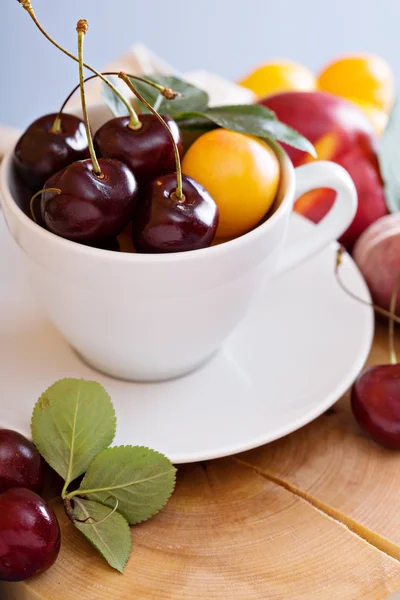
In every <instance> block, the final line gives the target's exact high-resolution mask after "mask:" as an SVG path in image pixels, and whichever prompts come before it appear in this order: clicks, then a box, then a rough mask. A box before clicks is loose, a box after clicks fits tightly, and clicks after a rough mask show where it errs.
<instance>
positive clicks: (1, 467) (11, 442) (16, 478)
mask: <svg viewBox="0 0 400 600" xmlns="http://www.w3.org/2000/svg"><path fill="white" fill-rule="evenodd" d="M14 487H24V488H28V489H30V490H33V491H34V492H40V491H41V490H42V488H43V465H42V459H41V457H40V454H39V452H38V451H37V450H36V448H35V445H34V444H33V443H32V442H30V441H29V440H27V439H26V437H24V436H23V435H21V434H20V433H18V432H17V431H12V430H11V429H0V493H1V492H4V491H5V490H8V489H10V488H14Z"/></svg>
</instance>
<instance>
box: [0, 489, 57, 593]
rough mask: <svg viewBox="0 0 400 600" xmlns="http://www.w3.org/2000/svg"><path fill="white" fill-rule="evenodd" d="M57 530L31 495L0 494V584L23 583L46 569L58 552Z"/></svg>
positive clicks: (47, 511) (20, 491) (40, 502)
mask: <svg viewBox="0 0 400 600" xmlns="http://www.w3.org/2000/svg"><path fill="white" fill-rule="evenodd" d="M60 544H61V538H60V527H59V525H58V521H57V518H56V516H55V514H54V513H53V511H52V510H51V508H50V507H49V506H48V505H47V504H46V502H45V501H44V500H43V499H42V498H41V497H40V496H38V495H37V494H35V492H32V491H31V490H27V489H25V488H13V489H11V490H7V491H6V492H3V493H2V494H0V580H1V581H23V580H24V579H28V577H32V576H33V575H38V574H39V573H43V572H44V571H46V570H47V569H49V568H50V567H51V566H52V565H53V564H54V562H55V561H56V559H57V556H58V553H59V551H60Z"/></svg>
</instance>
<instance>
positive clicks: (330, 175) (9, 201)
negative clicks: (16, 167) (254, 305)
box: [0, 105, 357, 381]
mask: <svg viewBox="0 0 400 600" xmlns="http://www.w3.org/2000/svg"><path fill="white" fill-rule="evenodd" d="M90 112H91V120H92V125H93V128H94V129H95V128H96V126H98V125H100V124H101V123H102V122H104V121H105V120H106V119H107V118H109V113H108V111H107V110H106V109H104V107H103V106H100V105H98V106H93V107H92V109H91V111H90ZM273 147H274V149H275V151H276V153H277V155H278V157H279V160H280V164H281V173H282V176H281V184H280V190H279V193H278V197H277V200H276V208H275V211H274V212H273V214H272V215H271V216H270V217H269V218H268V219H267V220H266V221H264V222H263V223H262V224H260V225H259V226H258V227H256V228H255V229H253V230H252V231H250V232H249V233H247V234H245V235H242V236H241V237H238V238H236V239H234V240H232V241H228V242H226V243H223V244H220V245H216V246H212V247H210V248H206V249H203V250H194V251H191V252H182V253H173V254H159V255H151V254H127V253H119V252H111V251H107V250H99V249H96V248H90V247H87V246H83V245H80V244H76V243H73V242H70V241H68V240H65V239H62V238H60V237H57V236H56V235H53V234H52V233H50V232H49V231H46V230H45V229H43V228H41V227H40V226H39V225H36V224H35V223H34V222H33V221H32V220H31V219H30V218H29V217H28V216H27V215H26V214H24V212H23V211H22V210H21V209H20V208H19V206H18V205H17V203H16V202H15V200H14V198H13V193H12V190H13V187H14V183H13V180H14V179H13V173H12V169H11V157H12V152H10V153H9V154H8V155H7V156H6V157H5V158H4V160H3V162H2V165H1V171H0V193H1V204H2V207H3V211H4V215H5V218H6V222H7V225H8V228H9V230H10V232H11V235H12V237H13V238H14V240H15V241H16V243H17V245H18V246H19V248H20V251H21V254H22V259H23V263H24V267H25V269H26V273H27V276H28V279H29V281H30V285H31V288H32V290H33V292H34V294H35V296H36V297H37V298H38V300H39V303H40V305H41V306H42V308H43V310H44V312H45V313H46V314H47V316H48V318H49V319H50V320H51V321H52V322H53V324H54V325H55V326H56V327H57V329H58V330H59V331H60V332H61V334H62V335H63V336H64V338H65V339H66V340H67V341H68V342H69V344H70V345H71V346H72V347H73V348H74V349H75V350H76V351H77V352H78V353H79V354H80V355H81V357H82V358H83V359H84V360H85V361H86V362H87V363H89V364H90V365H92V366H93V367H94V368H96V369H98V370H100V371H102V372H104V373H107V374H109V375H111V376H114V377H118V378H123V379H129V380H142V381H157V380H163V379H169V378H173V377H177V376H180V375H183V374H185V373H188V372H190V371H192V370H193V369H196V368H197V367H199V366H200V365H202V364H203V363H204V362H205V361H207V360H208V359H209V358H210V357H212V356H213V354H214V353H215V352H216V351H217V350H218V349H219V348H220V347H221V345H222V344H223V342H224V341H225V340H226V339H227V337H228V336H229V335H230V334H231V333H232V331H233V330H234V329H235V327H236V326H237V325H238V323H239V322H240V321H241V319H242V318H243V317H244V316H245V314H246V312H247V310H248V308H249V306H250V305H251V302H252V300H253V299H254V298H255V296H256V295H257V293H258V292H259V290H260V289H261V288H262V286H263V285H264V284H265V281H266V280H268V279H270V278H271V277H273V276H275V275H276V274H279V273H282V272H284V271H287V270H288V269H290V268H292V267H294V266H296V265H298V264H299V263H301V262H303V261H304V260H306V259H307V258H309V257H311V256H313V255H314V254H315V253H317V252H319V251H320V250H321V249H322V248H323V247H324V246H326V245H327V244H328V243H329V242H331V241H332V240H334V239H336V238H338V237H339V236H340V235H341V234H342V233H343V232H344V231H345V230H346V228H347V227H348V225H349V224H350V223H351V221H352V219H353V217H354V215H355V212H356V208H357V193H356V190H355V187H354V184H353V182H352V180H351V178H350V176H349V175H348V173H347V172H346V171H345V170H344V169H343V168H341V167H340V166H338V165H336V164H334V163H330V162H314V163H310V164H307V165H305V166H301V167H299V168H297V169H294V168H293V166H292V164H291V162H290V160H289V158H288V157H287V155H286V154H285V153H284V152H283V150H281V149H280V147H278V146H277V145H273ZM319 187H329V188H333V189H335V190H336V191H337V197H336V201H335V203H334V205H333V207H332V209H331V210H330V212H329V213H328V214H327V216H326V217H325V218H324V219H323V220H322V221H321V222H320V223H319V224H318V225H317V226H316V227H315V229H314V230H313V231H312V233H311V234H309V235H308V236H307V237H306V238H305V239H300V240H297V241H296V242H295V243H294V244H292V245H286V246H285V237H286V232H287V229H288V224H289V220H290V216H291V214H292V209H293V203H294V200H295V198H296V197H298V196H300V195H301V194H303V193H305V192H307V191H308V190H312V189H315V188H319ZM244 200H248V201H251V198H249V199H244ZM3 260H4V257H3Z"/></svg>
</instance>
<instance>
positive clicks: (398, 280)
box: [389, 273, 400, 365]
mask: <svg viewBox="0 0 400 600" xmlns="http://www.w3.org/2000/svg"><path fill="white" fill-rule="evenodd" d="M399 287H400V273H398V274H397V277H396V279H395V282H394V286H393V292H392V297H391V300H390V314H391V318H390V321H389V356H390V362H391V363H392V365H397V356H396V349H395V344H394V319H393V315H395V314H396V303H397V296H398V293H399Z"/></svg>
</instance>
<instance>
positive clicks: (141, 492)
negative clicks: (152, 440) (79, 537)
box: [69, 446, 176, 525]
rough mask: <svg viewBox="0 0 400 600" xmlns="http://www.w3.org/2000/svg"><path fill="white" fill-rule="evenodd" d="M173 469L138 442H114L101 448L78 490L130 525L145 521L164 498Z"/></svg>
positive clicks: (172, 481)
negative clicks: (128, 444)
mask: <svg viewBox="0 0 400 600" xmlns="http://www.w3.org/2000/svg"><path fill="white" fill-rule="evenodd" d="M175 478H176V469H175V467H174V466H173V465H172V463H171V462H170V460H169V459H168V458H166V457H165V456H164V455H163V454H160V453H159V452H156V451H155V450H149V449H148V448H144V447H142V446H118V447H114V448H109V449H107V450H104V451H103V452H101V453H100V454H99V455H98V456H96V458H95V459H94V460H93V462H92V463H91V464H90V466H89V469H88V471H87V473H86V475H85V477H84V478H83V480H82V482H81V485H80V487H79V490H77V491H75V492H72V493H71V494H69V497H70V498H72V497H73V496H75V495H82V496H86V497H87V498H89V499H90V500H95V501H97V502H101V503H103V504H105V505H107V506H110V507H111V508H113V507H114V506H115V501H116V500H118V512H120V513H121V514H122V515H123V516H124V517H125V519H126V520H127V521H128V523H130V524H131V525H133V524H135V523H140V522H142V521H146V520H147V519H149V518H150V517H152V516H153V515H155V514H156V513H158V512H159V511H160V510H161V509H162V508H163V506H164V505H165V504H166V503H167V502H168V500H169V498H170V496H171V494H172V492H173V490H174V487H175Z"/></svg>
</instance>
